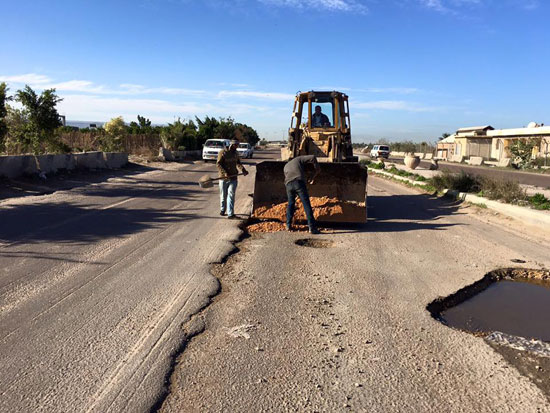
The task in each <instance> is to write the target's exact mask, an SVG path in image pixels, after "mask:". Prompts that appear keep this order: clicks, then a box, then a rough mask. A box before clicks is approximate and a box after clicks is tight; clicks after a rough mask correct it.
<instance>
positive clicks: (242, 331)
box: [0, 152, 550, 412]
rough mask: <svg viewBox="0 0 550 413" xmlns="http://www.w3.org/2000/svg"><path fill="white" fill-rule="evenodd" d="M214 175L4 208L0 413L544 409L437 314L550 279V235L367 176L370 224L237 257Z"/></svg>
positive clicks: (163, 175) (484, 349)
mask: <svg viewBox="0 0 550 413" xmlns="http://www.w3.org/2000/svg"><path fill="white" fill-rule="evenodd" d="M262 157H264V158H274V157H276V153H275V152H272V153H269V152H267V153H263V154H261V153H258V156H257V157H255V159H254V162H256V161H258V160H261V158H262ZM250 170H251V171H252V172H253V171H254V168H253V167H251V168H250ZM214 171H215V167H214V165H212V164H203V163H183V164H158V165H157V164H155V165H152V167H150V168H138V169H132V170H131V171H126V172H124V171H122V173H120V174H118V173H117V174H114V175H109V176H108V177H107V178H105V179H100V178H98V179H94V180H93V182H85V180H83V181H82V182H78V183H77V185H76V184H75V187H74V188H72V189H70V188H68V187H64V189H61V190H57V191H56V192H54V193H51V194H47V195H36V194H35V195H31V196H26V197H23V198H8V199H5V200H3V201H1V202H0V268H1V270H0V334H1V338H0V349H1V351H0V371H1V373H0V389H1V390H0V409H1V410H2V411H56V412H57V411H58V412H71V411H78V412H80V411H97V412H108V411H113V412H123V411H124V412H126V411H132V412H134V411H135V412H140V411H150V410H151V409H153V410H157V409H158V410H160V411H163V412H187V411H189V412H195V411H232V412H239V411H243V412H244V411H246V412H248V411H312V412H313V411H319V412H325V411H374V412H376V411H380V412H393V411H395V412H398V411H451V412H454V411H468V412H469V411H487V412H489V411H504V412H506V411H510V412H512V411H514V412H515V411H550V404H549V399H548V392H547V390H545V387H544V386H542V385H541V382H544V381H548V379H549V377H548V374H547V373H546V372H545V370H543V371H542V372H539V374H538V375H537V376H536V377H535V379H533V377H534V376H533V377H532V375H531V370H530V368H531V369H532V368H534V363H537V361H533V360H529V362H525V363H523V362H522V357H523V356H522V354H520V353H517V352H510V351H507V352H501V351H499V350H498V348H496V349H495V348H493V347H491V345H489V344H487V343H486V342H485V341H484V340H483V339H482V338H479V337H474V336H472V335H470V334H467V333H464V332H461V331H457V330H453V329H450V328H448V327H446V326H444V325H442V324H441V323H439V322H437V321H435V320H434V319H432V318H431V316H430V314H429V313H428V311H427V310H426V305H427V304H428V303H430V302H431V301H432V300H434V299H435V298H437V297H438V296H446V295H448V294H450V293H452V292H454V291H456V290H458V289H460V288H462V287H464V286H465V285H468V284H471V283H473V282H474V281H476V280H478V279H479V278H481V277H483V275H484V274H485V273H486V272H488V271H491V270H493V269H495V268H500V267H509V266H511V262H510V260H511V259H512V258H517V259H522V260H524V261H526V262H525V264H522V265H523V266H527V267H529V268H542V267H546V268H548V267H550V262H549V261H550V257H549V256H548V253H547V251H548V239H547V234H543V233H541V232H540V231H537V230H536V229H534V228H527V227H524V226H522V225H520V224H519V223H517V222H514V221H512V220H508V219H506V218H503V217H500V216H498V215H494V214H493V213H491V211H488V210H483V209H478V208H476V207H473V206H468V205H459V204H455V203H451V202H449V201H445V200H438V199H434V198H430V197H429V196H426V195H422V194H420V193H418V192H416V191H415V190H412V189H409V188H406V187H402V186H399V185H398V184H395V183H393V182H389V181H386V180H384V179H381V178H376V177H370V178H369V222H368V223H367V224H365V225H359V226H353V227H346V226H341V227H335V228H333V229H331V230H330V231H328V232H326V233H324V234H322V235H320V236H318V237H316V239H320V240H324V241H326V242H325V244H324V247H325V248H311V247H308V246H299V245H296V244H295V242H296V241H297V240H299V239H303V238H310V236H309V235H308V234H305V233H275V234H264V235H261V236H259V235H253V236H250V237H247V238H245V239H244V240H243V241H241V242H239V243H238V244H237V247H238V248H239V251H237V252H236V253H234V254H232V255H230V254H231V253H232V252H235V247H234V243H235V242H236V241H238V240H239V239H240V238H241V235H242V233H241V230H240V229H239V228H238V224H239V223H238V222H233V221H229V220H227V219H223V218H221V217H219V215H218V214H217V210H218V199H217V188H216V187H214V188H212V189H209V190H200V189H199V188H198V185H197V184H196V182H197V180H198V179H199V178H200V176H202V175H203V174H205V173H211V174H214ZM69 186H70V185H69ZM252 188H253V173H252V174H250V175H249V176H248V177H246V178H244V179H242V180H240V181H239V189H238V196H237V212H238V213H239V214H241V216H243V217H245V216H246V214H247V213H248V212H249V210H250V204H251V198H250V197H248V196H247V195H248V194H249V193H252ZM10 191H12V192H13V191H14V189H13V187H11V188H10ZM17 191H19V190H17ZM17 191H16V192H17ZM306 245H307V243H306ZM228 255H230V258H229V259H228V260H227V261H226V260H225V258H226V257H227V256H228ZM213 264H214V265H213ZM212 265H213V266H212ZM518 360H519V361H518ZM518 363H519V364H518ZM542 365H543V366H544V368H546V364H542ZM516 366H518V367H517V368H516ZM530 366H531V367H530ZM539 367H540V366H539ZM545 392H546V393H545Z"/></svg>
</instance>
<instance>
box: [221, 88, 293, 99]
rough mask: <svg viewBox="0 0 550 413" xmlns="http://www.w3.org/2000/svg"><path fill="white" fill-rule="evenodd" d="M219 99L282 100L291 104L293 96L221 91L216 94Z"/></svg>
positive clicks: (273, 93)
mask: <svg viewBox="0 0 550 413" xmlns="http://www.w3.org/2000/svg"><path fill="white" fill-rule="evenodd" d="M218 97H219V98H231V97H243V98H248V97H252V98H259V99H266V100H284V101H288V102H292V101H293V100H294V95H291V94H288V93H279V92H256V91H247V90H222V91H220V92H218Z"/></svg>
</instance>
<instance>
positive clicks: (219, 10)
mask: <svg viewBox="0 0 550 413" xmlns="http://www.w3.org/2000/svg"><path fill="white" fill-rule="evenodd" d="M549 3H550V2H548V1H547V0H316V1H314V0H233V1H229V0H203V1H201V0H135V1H115V0H112V1H101V0H87V1H79V0H73V1H44V0H34V1H26V0H19V1H17V2H15V1H8V0H1V2H0V5H1V9H2V14H3V17H2V24H1V25H0V39H2V40H0V46H1V47H0V81H6V82H7V83H8V84H9V87H10V89H11V90H12V91H15V90H17V89H19V88H21V87H23V86H24V85H25V84H29V85H31V87H33V88H35V89H37V90H41V89H44V88H49V87H55V88H56V89H57V92H58V94H59V95H60V96H61V97H62V98H63V99H64V100H63V102H62V103H60V105H59V111H60V113H62V114H65V115H66V116H67V118H68V119H72V120H94V121H105V120H108V119H110V118H112V117H115V116H119V115H122V116H124V118H125V120H126V121H127V122H129V121H131V120H135V118H136V116H137V115H138V114H140V115H143V116H146V117H148V118H150V119H151V120H152V121H153V122H154V123H166V122H172V121H173V120H174V119H175V118H177V117H182V118H191V117H193V116H194V115H198V116H204V115H211V116H216V117H217V116H223V117H227V116H232V117H234V118H235V119H236V120H238V121H240V122H244V123H247V124H249V125H251V126H253V127H254V128H256V129H257V130H258V131H259V133H260V136H261V137H265V138H267V139H281V138H283V137H284V136H285V134H286V130H287V129H288V126H289V124H290V113H291V111H292V104H293V96H294V95H295V93H296V92H297V91H299V90H302V91H305V90H311V89H330V90H332V89H336V90H341V91H344V92H346V93H348V95H349V96H350V112H351V120H352V123H351V125H352V133H353V137H354V140H355V141H373V140H375V139H376V138H380V137H384V138H389V139H393V140H401V139H412V140H415V141H421V140H428V141H434V140H436V138H437V137H438V136H439V135H440V134H441V133H443V132H453V131H454V130H456V129H457V128H459V127H464V126H473V125H482V124H491V125H492V126H493V127H495V128H508V127H521V126H524V125H526V124H527V123H529V122H530V121H536V122H539V123H541V122H542V123H547V124H550V113H549V103H548V96H550V83H549V81H548V79H549V75H550V29H549V28H548V21H549V18H550V4H549Z"/></svg>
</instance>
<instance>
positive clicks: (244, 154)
mask: <svg viewBox="0 0 550 413" xmlns="http://www.w3.org/2000/svg"><path fill="white" fill-rule="evenodd" d="M237 152H238V153H239V156H240V157H241V158H252V156H253V155H254V148H253V147H252V146H251V145H250V144H249V143H239V146H238V148H237Z"/></svg>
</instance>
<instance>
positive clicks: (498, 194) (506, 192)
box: [480, 177, 527, 204]
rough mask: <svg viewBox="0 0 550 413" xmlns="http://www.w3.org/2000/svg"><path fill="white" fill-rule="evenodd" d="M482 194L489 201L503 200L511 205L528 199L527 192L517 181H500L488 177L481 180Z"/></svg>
mask: <svg viewBox="0 0 550 413" xmlns="http://www.w3.org/2000/svg"><path fill="white" fill-rule="evenodd" d="M480 193H481V195H482V196H485V197H487V198H489V199H497V200H502V201H504V202H506V203H509V204H510V203H516V202H518V201H524V200H526V198H527V195H526V193H525V190H524V189H522V188H521V186H520V184H519V183H518V182H517V181H510V180H498V179H492V178H488V177H482V178H481V191H480Z"/></svg>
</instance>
